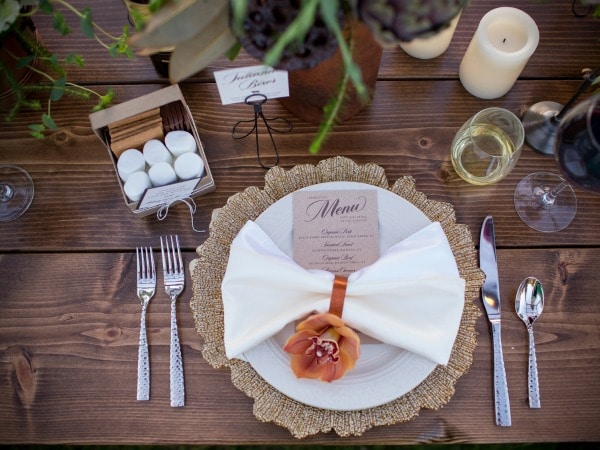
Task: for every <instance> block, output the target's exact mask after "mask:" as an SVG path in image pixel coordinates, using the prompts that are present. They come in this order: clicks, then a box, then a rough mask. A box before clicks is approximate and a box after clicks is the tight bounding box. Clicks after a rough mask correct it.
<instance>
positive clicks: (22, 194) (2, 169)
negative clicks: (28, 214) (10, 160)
mask: <svg viewBox="0 0 600 450" xmlns="http://www.w3.org/2000/svg"><path fill="white" fill-rule="evenodd" d="M32 200H33V180H32V179H31V176H30V175H29V174H28V173H27V172H26V171H25V170H23V169H22V168H20V167H18V166H14V165H11V164H3V165H0V222H10V221H11V220H14V219H16V218H17V217H20V216H21V215H22V214H23V213H24V212H25V211H26V210H27V208H29V205H31V201H32Z"/></svg>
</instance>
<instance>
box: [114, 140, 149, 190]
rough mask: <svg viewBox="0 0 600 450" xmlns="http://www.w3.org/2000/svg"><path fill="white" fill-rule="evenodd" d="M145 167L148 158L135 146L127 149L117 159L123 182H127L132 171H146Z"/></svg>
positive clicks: (118, 170)
mask: <svg viewBox="0 0 600 450" xmlns="http://www.w3.org/2000/svg"><path fill="white" fill-rule="evenodd" d="M145 169H146V160H145V159H144V155H143V154H142V152H140V151H139V150H136V149H135V148H130V149H129V150H125V151H124V152H123V153H121V156H119V159H118V161H117V172H119V177H120V178H121V180H122V181H123V182H126V181H127V178H129V176H130V175H131V174H132V173H134V172H139V171H144V170H145Z"/></svg>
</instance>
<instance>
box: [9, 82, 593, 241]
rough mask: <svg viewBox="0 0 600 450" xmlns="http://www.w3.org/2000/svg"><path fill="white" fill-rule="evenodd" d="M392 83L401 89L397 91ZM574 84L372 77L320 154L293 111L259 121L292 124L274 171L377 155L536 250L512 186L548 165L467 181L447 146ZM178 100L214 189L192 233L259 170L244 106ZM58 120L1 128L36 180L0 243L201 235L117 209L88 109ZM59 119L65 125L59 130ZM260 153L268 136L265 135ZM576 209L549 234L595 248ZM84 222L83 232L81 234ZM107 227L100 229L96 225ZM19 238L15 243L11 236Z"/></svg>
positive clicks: (530, 159)
mask: <svg viewBox="0 0 600 450" xmlns="http://www.w3.org/2000/svg"><path fill="white" fill-rule="evenodd" d="M398 83H400V84H405V85H406V88H402V87H400V88H399V87H397V85H398ZM577 85H578V83H577V82H574V81H529V80H528V81H520V82H518V83H517V85H516V86H515V88H514V89H513V90H512V91H511V92H510V93H509V94H508V95H507V96H505V97H504V98H502V99H500V100H497V101H494V102H493V103H492V102H489V101H485V100H479V99H476V98H474V97H472V96H470V95H468V94H466V93H465V92H464V90H463V89H462V87H461V86H460V84H459V82H457V81H437V82H436V83H435V84H434V85H433V88H432V84H431V83H430V82H427V81H419V82H416V81H411V82H408V81H394V82H391V81H380V82H378V84H377V91H376V94H375V97H374V99H373V103H372V104H371V105H370V106H369V107H367V108H366V109H365V110H363V111H362V112H361V113H360V114H358V115H357V116H355V117H354V118H352V119H350V120H348V121H346V122H344V123H343V124H341V125H339V126H338V127H337V128H336V129H335V130H334V132H333V133H332V134H331V135H330V138H329V140H328V141H327V142H326V143H325V145H324V147H323V150H322V151H321V153H320V154H319V155H316V156H311V155H309V154H308V152H307V148H308V145H309V143H310V141H311V139H312V137H313V136H314V135H315V133H316V129H317V125H313V124H308V123H305V122H302V121H301V120H299V119H297V118H295V117H293V116H291V115H290V114H289V113H287V112H286V111H285V110H284V109H283V108H282V107H281V106H280V105H279V103H277V102H269V104H268V105H266V106H265V114H266V115H267V116H284V117H287V118H288V119H289V120H291V121H292V123H293V125H294V130H293V132H292V133H290V134H289V135H284V134H282V135H276V136H275V139H276V140H277V144H278V147H279V151H280V154H281V166H282V167H284V168H286V169H289V168H291V167H293V166H295V165H297V164H305V163H309V164H317V163H318V162H319V161H320V160H323V159H326V158H330V157H333V156H338V155H341V156H346V157H349V158H351V159H353V160H355V161H356V162H357V163H359V164H365V163H371V162H375V163H377V164H379V165H381V166H382V167H383V168H384V169H385V170H386V174H387V177H388V180H389V182H390V184H393V182H394V181H396V180H397V179H398V178H400V177H402V176H407V175H409V176H412V177H414V178H415V180H416V183H417V188H418V189H419V190H421V191H422V192H424V193H425V194H427V195H428V196H429V197H430V198H432V199H434V200H438V201H444V202H450V203H451V204H453V205H454V207H455V209H456V214H457V219H458V221H459V222H460V223H466V224H467V225H469V226H470V227H471V230H472V232H473V237H474V238H476V237H477V235H478V230H479V227H480V225H481V221H482V220H483V217H485V216H486V215H487V214H490V213H493V214H494V216H495V218H496V225H497V233H498V235H497V242H498V245H500V246H510V247H523V246H545V245H548V244H549V241H548V236H547V235H546V234H544V233H539V232H536V231H534V230H532V229H530V228H528V227H527V226H525V225H524V224H523V223H522V222H521V220H520V219H519V218H518V216H517V214H516V213H515V211H514V206H513V200H512V199H513V191H514V188H515V186H516V184H517V183H518V181H519V180H520V179H521V178H522V177H524V176H526V175H527V174H529V173H531V172H535V171H539V170H544V171H550V172H555V173H557V172H558V169H557V167H556V166H555V163H554V162H553V160H552V158H548V157H545V156H542V155H539V154H538V153H536V152H534V151H532V150H531V149H530V148H529V147H528V146H527V145H526V146H525V147H524V149H523V152H522V155H521V158H520V160H519V163H518V164H517V166H516V168H515V169H514V171H513V172H512V173H511V175H510V176H509V177H508V178H506V179H505V180H503V181H502V182H500V183H497V184H495V185H492V186H486V187H477V186H472V185H470V184H468V183H466V182H464V181H463V180H462V179H460V178H459V177H458V175H457V174H456V173H455V172H454V169H453V168H452V165H451V163H450V154H449V151H450V144H451V142H452V138H453V136H454V134H455V133H456V131H457V130H458V128H459V127H460V125H461V124H462V123H463V122H464V121H465V120H466V119H467V118H468V117H470V116H471V115H472V114H473V113H475V112H476V111H478V110H480V109H483V108H485V107H487V106H492V105H494V106H501V107H504V108H507V109H509V110H511V111H514V112H518V111H519V110H520V109H521V108H522V107H523V106H524V105H527V104H530V103H533V102H536V101H539V100H541V99H544V98H547V90H548V86H551V87H552V89H551V91H552V97H553V98H555V99H556V100H557V101H560V102H566V100H567V99H568V98H569V96H570V95H571V93H572V92H573V91H574V90H575V89H576V87H577ZM160 87H161V86H160V85H140V86H118V87H117V95H118V98H119V100H120V101H125V100H127V99H130V98H134V97H137V96H139V95H142V94H143V93H146V92H151V91H153V90H156V89H159V88H160ZM182 90H183V92H184V96H185V97H186V100H187V102H188V104H189V106H190V108H191V110H192V114H193V116H194V119H195V122H196V124H197V127H198V130H199V133H200V136H201V139H202V140H203V144H204V147H205V151H206V155H207V158H208V161H209V164H210V167H211V170H212V173H213V176H214V178H215V184H216V187H217V189H216V191H215V192H213V193H209V194H207V195H205V196H202V197H199V198H198V199H197V204H198V207H199V211H198V212H197V213H196V216H195V217H196V218H195V220H196V226H197V228H199V229H200V228H203V229H206V228H207V227H208V223H209V221H210V213H211V211H212V210H213V209H214V208H219V207H221V206H223V205H224V204H225V203H226V201H227V199H228V198H229V197H230V196H232V195H234V194H235V193H237V192H240V191H242V190H244V189H245V188H246V187H248V186H258V187H262V186H264V174H265V171H264V170H263V169H262V168H260V167H259V166H258V164H257V161H256V149H255V148H254V139H252V138H249V139H245V140H238V141H236V140H234V139H232V137H231V127H232V126H233V124H234V123H235V121H237V120H239V119H245V118H248V116H249V115H251V114H252V113H251V111H250V110H249V108H248V107H247V106H246V105H231V106H223V105H221V103H220V100H219V97H218V94H217V92H216V89H215V87H214V85H211V84H186V85H183V86H182ZM54 111H55V114H56V117H59V118H60V122H61V124H63V127H62V128H61V129H60V130H58V131H56V132H54V133H51V134H49V136H48V137H46V138H45V139H43V140H36V139H33V138H31V137H29V136H28V134H27V133H28V132H27V125H28V123H31V121H32V120H35V118H34V117H33V115H31V114H23V115H20V116H19V117H18V118H17V119H16V120H15V122H13V123H12V124H11V126H10V128H3V129H0V140H1V141H0V142H1V144H0V145H1V146H2V148H3V150H2V151H0V163H14V164H18V165H21V166H23V167H24V168H26V169H27V170H29V171H30V172H31V174H32V176H33V179H34V183H35V189H36V192H35V198H34V201H33V204H32V206H31V208H30V210H29V211H28V212H27V213H26V214H25V215H24V216H22V217H21V218H20V219H18V220H16V221H14V222H10V223H6V224H3V225H2V227H3V231H4V232H3V233H1V234H0V249H3V250H6V251H48V250H52V249H53V250H57V251H60V250H61V249H62V248H65V247H66V248H69V249H73V250H75V249H77V250H83V249H85V250H92V249H109V248H117V249H126V248H128V249H130V248H133V247H135V246H136V245H142V244H145V243H148V240H149V239H150V236H156V235H157V234H158V233H169V232H171V231H170V230H173V229H177V230H179V232H180V234H181V235H182V242H184V243H185V245H186V247H187V248H188V249H193V248H195V246H196V245H198V244H200V243H201V242H203V241H204V239H205V238H206V235H204V234H198V233H195V232H193V231H192V229H191V226H190V215H189V212H188V210H187V208H186V207H185V206H184V205H178V206H175V207H173V208H172V209H171V211H170V213H169V216H168V218H167V219H166V220H165V221H163V222H158V221H157V220H156V219H155V218H139V217H137V216H135V215H134V214H132V213H131V212H130V211H129V209H127V207H126V206H125V202H124V200H123V197H122V194H121V191H120V189H119V186H118V183H117V179H116V175H115V173H114V170H113V167H112V164H111V162H110V158H109V156H108V153H107V150H106V149H105V148H104V147H103V145H102V144H101V142H100V141H99V139H97V138H96V136H95V135H94V134H93V132H92V130H91V128H90V125H89V120H88V105H86V104H82V103H78V102H73V103H71V102H68V103H67V102H59V103H58V104H57V105H56V107H55V109H54ZM66 124H68V126H66ZM260 145H261V148H262V149H263V151H264V152H266V154H268V152H269V151H270V143H269V141H268V137H267V135H266V133H264V130H263V132H262V134H261V141H260ZM576 191H577V195H578V198H579V208H580V213H579V214H578V215H577V216H576V219H575V221H574V222H573V224H572V225H571V226H570V227H569V228H567V229H566V230H564V231H561V232H559V233H555V234H553V235H552V244H553V245H559V246H565V245H567V246H573V245H598V234H597V233H595V230H596V228H597V227H596V225H597V223H598V222H599V221H600V197H598V196H594V195H592V194H590V193H586V192H584V191H582V190H581V189H576ZM82 226H84V227H85V230H87V231H86V232H85V233H81V231H80V230H81V227H82ZM106 230H110V236H109V234H108V233H107V232H106ZM14 233H18V235H19V239H18V240H15V239H13V237H12V236H13V235H14Z"/></svg>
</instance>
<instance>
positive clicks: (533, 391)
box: [527, 324, 542, 408]
mask: <svg viewBox="0 0 600 450" xmlns="http://www.w3.org/2000/svg"><path fill="white" fill-rule="evenodd" d="M527 332H528V334H529V407H530V408H541V407H542V405H541V402H540V386H539V383H538V370H537V360H536V357H535V342H534V340H533V326H531V325H530V324H527Z"/></svg>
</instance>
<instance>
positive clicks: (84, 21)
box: [79, 8, 94, 38]
mask: <svg viewBox="0 0 600 450" xmlns="http://www.w3.org/2000/svg"><path fill="white" fill-rule="evenodd" d="M82 13H83V16H82V17H81V20H80V21H79V27H80V28H81V31H82V32H83V34H84V35H85V36H86V37H89V38H93V37H94V22H93V20H92V11H91V10H90V8H85V9H84V10H83V12H82Z"/></svg>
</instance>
